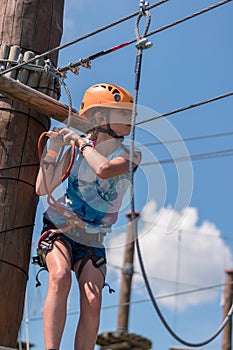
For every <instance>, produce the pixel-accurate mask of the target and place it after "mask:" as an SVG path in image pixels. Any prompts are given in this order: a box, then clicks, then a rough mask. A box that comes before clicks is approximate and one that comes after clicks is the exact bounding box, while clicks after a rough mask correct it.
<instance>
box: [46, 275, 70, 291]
mask: <svg viewBox="0 0 233 350" xmlns="http://www.w3.org/2000/svg"><path fill="white" fill-rule="evenodd" d="M49 287H52V288H53V289H55V291H56V292H62V293H65V292H69V290H70V287H71V271H70V270H67V269H58V270H56V271H53V272H52V273H49Z"/></svg>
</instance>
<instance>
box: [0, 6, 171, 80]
mask: <svg viewBox="0 0 233 350" xmlns="http://www.w3.org/2000/svg"><path fill="white" fill-rule="evenodd" d="M168 1H170V0H161V1H159V2H157V3H155V4H153V5H150V6H149V8H151V9H152V8H154V7H157V6H159V5H162V4H164V3H166V2H168ZM138 14H139V11H137V12H134V13H132V14H130V15H128V16H125V17H123V18H121V19H119V20H117V21H115V22H113V23H110V24H108V25H105V26H103V27H101V28H99V29H96V30H94V31H92V32H90V33H87V34H85V35H83V36H81V37H79V38H76V39H74V40H72V41H69V42H68V43H65V44H63V45H60V46H57V47H55V48H53V49H51V50H48V51H46V52H44V53H42V54H40V55H36V56H35V57H32V58H30V59H29V60H27V61H25V62H22V63H20V64H18V65H17V66H15V67H11V68H9V69H6V70H5V71H3V72H0V77H1V76H2V75H4V74H6V73H8V72H11V71H12V70H14V69H18V68H21V67H23V66H25V65H27V64H28V63H32V62H34V61H35V60H37V59H39V58H42V57H45V56H48V55H50V54H52V53H54V52H56V51H60V50H62V49H65V48H66V47H68V46H71V45H73V44H76V43H78V42H79V41H82V40H84V39H87V38H89V37H91V36H93V35H96V34H98V33H100V32H102V31H104V30H106V29H109V28H111V27H113V26H116V25H117V24H120V23H122V22H124V21H126V20H128V19H131V18H133V17H135V16H137V15H138Z"/></svg>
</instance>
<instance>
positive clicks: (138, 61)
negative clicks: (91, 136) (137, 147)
mask: <svg viewBox="0 0 233 350" xmlns="http://www.w3.org/2000/svg"><path fill="white" fill-rule="evenodd" d="M225 2H226V1H225ZM215 6H216V5H215ZM144 14H146V13H144ZM140 18H141V14H139V17H138V20H137V21H136V27H138V24H139V21H140ZM147 23H149V21H147ZM147 29H148V28H146V29H145V31H144V34H143V35H144V37H145V36H146V34H147ZM135 32H136V36H137V41H138V40H139V30H138V28H136V30H135ZM140 40H141V38H140ZM144 48H146V47H145V46H144V47H143V46H142V45H140V44H139V43H138V44H137V49H138V51H137V58H136V70H135V90H134V108H133V116H132V127H131V138H130V182H131V186H130V206H131V220H132V230H133V234H134V239H135V243H136V248H137V253H138V259H139V264H140V267H141V271H142V275H143V278H144V282H145V285H146V288H147V291H148V294H149V296H150V299H151V302H152V304H153V306H154V309H155V310H156V312H157V314H158V316H159V318H160V320H161V322H162V323H163V325H164V326H165V328H166V329H167V330H168V332H169V333H170V334H171V335H172V336H173V337H174V338H175V339H176V340H178V341H179V342H180V343H182V344H184V345H186V346H191V347H200V346H204V345H206V344H208V343H210V342H211V341H212V340H213V339H215V338H216V337H217V336H218V335H219V333H220V332H221V331H222V330H223V329H224V327H225V326H226V324H227V323H228V322H229V320H230V318H231V316H232V314H233V304H232V306H231V308H230V310H229V312H228V314H227V316H226V318H225V320H224V321H223V322H222V324H221V326H220V327H219V328H218V329H217V331H216V332H215V333H214V334H213V335H212V336H211V337H209V338H208V339H207V340H204V341H202V342H199V343H191V342H188V341H186V340H184V339H182V338H180V337H179V336H178V335H177V334H176V333H175V332H174V331H173V330H172V329H171V327H170V326H169V324H168V323H167V321H166V319H165V318H164V316H163V314H162V313H161V311H160V308H159V306H158V304H157V302H156V300H155V297H154V295H153V293H152V289H151V286H150V283H149V280H148V277H147V273H146V271H145V267H144V262H143V258H142V254H141V250H140V245H139V239H138V232H137V224H136V214H135V204H134V172H133V153H134V138H135V124H136V123H135V120H136V114H137V100H138V92H139V82H140V75H141V62H142V52H143V49H144Z"/></svg>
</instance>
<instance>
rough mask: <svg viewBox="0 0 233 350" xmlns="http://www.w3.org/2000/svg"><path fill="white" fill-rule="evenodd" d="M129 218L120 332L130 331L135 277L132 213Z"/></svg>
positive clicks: (128, 215)
mask: <svg viewBox="0 0 233 350" xmlns="http://www.w3.org/2000/svg"><path fill="white" fill-rule="evenodd" d="M135 214H136V217H137V218H138V217H139V213H135ZM126 216H127V217H128V229H127V238H126V246H125V255H124V263H123V272H122V277H121V291H120V305H119V309H118V324H117V329H118V330H119V331H123V332H125V331H128V322H129V309H130V296H131V284H132V277H133V272H134V269H133V261H134V248H135V244H134V237H133V230H132V222H131V213H130V212H127V213H126Z"/></svg>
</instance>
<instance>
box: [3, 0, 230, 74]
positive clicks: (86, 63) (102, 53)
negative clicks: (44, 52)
mask: <svg viewBox="0 0 233 350" xmlns="http://www.w3.org/2000/svg"><path fill="white" fill-rule="evenodd" d="M230 1H232V0H224V1H221V2H218V3H216V4H214V5H212V6H210V7H207V8H204V9H202V10H200V11H198V12H195V13H193V14H191V15H188V16H186V17H184V18H181V19H179V20H176V21H175V22H172V23H170V24H167V25H165V26H163V27H161V28H159V29H155V30H154V31H152V32H149V33H148V34H147V37H148V36H151V35H155V34H158V33H160V32H162V31H164V30H167V29H169V28H171V27H174V26H176V25H178V24H180V23H183V22H185V21H188V20H190V19H192V18H194V17H197V16H199V15H202V14H204V13H206V12H208V11H211V10H214V9H215V8H217V7H219V6H222V5H225V4H226V3H228V2H230ZM136 42H137V39H132V40H130V41H127V42H124V43H122V44H119V45H116V46H114V47H112V48H110V49H107V50H102V51H99V52H97V53H95V54H93V55H91V56H89V57H87V58H84V59H80V60H79V61H78V62H75V63H70V64H69V65H67V66H64V67H62V68H58V71H59V72H61V73H62V72H65V71H67V70H69V69H71V70H72V69H75V68H77V67H78V66H84V67H85V68H90V65H89V63H90V62H91V61H93V60H95V59H97V58H99V57H101V56H105V55H107V54H109V53H111V52H113V51H116V50H119V49H121V48H123V47H126V46H128V45H131V44H133V43H136ZM73 72H74V71H73ZM76 74H77V73H76ZM0 76H1V75H0Z"/></svg>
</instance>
